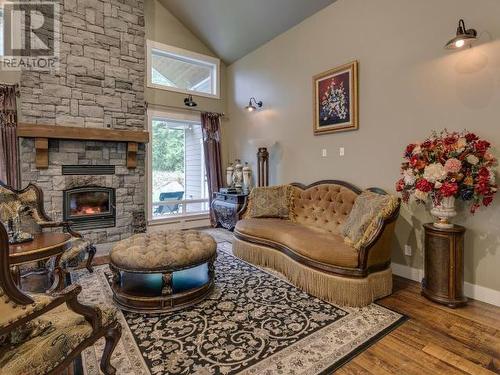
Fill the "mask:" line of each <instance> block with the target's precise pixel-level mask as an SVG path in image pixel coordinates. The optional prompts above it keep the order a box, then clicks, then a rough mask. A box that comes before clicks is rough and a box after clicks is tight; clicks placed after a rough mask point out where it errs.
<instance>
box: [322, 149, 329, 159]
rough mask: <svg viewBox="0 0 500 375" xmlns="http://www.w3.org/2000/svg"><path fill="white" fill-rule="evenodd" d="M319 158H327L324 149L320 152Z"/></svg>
mask: <svg viewBox="0 0 500 375" xmlns="http://www.w3.org/2000/svg"><path fill="white" fill-rule="evenodd" d="M321 156H322V157H324V158H326V157H327V156H328V154H327V152H326V148H324V149H323V150H321Z"/></svg>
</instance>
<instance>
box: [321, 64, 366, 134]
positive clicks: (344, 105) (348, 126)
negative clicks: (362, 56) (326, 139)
mask: <svg viewBox="0 0 500 375" xmlns="http://www.w3.org/2000/svg"><path fill="white" fill-rule="evenodd" d="M313 97H314V103H313V105H314V108H313V112H314V123H313V129H314V135H320V134H327V133H335V132H341V131H347V130H356V129H357V128H358V62H357V61H353V62H351V63H349V64H345V65H342V66H339V67H338V68H335V69H331V70H328V71H326V72H323V73H321V74H318V75H316V76H314V77H313Z"/></svg>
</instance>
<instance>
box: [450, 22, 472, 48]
mask: <svg viewBox="0 0 500 375" xmlns="http://www.w3.org/2000/svg"><path fill="white" fill-rule="evenodd" d="M476 39H477V31H476V30H474V29H467V28H466V27H465V22H464V20H460V21H458V27H457V35H456V36H455V37H454V38H453V39H451V40H450V41H449V42H448V43H446V45H445V46H444V48H446V49H459V48H462V47H463V46H466V45H468V46H470V45H471V44H472V42H473V41H475V40H476Z"/></svg>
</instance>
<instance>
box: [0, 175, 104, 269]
mask: <svg viewBox="0 0 500 375" xmlns="http://www.w3.org/2000/svg"><path fill="white" fill-rule="evenodd" d="M0 186H1V187H3V188H5V189H7V190H9V191H11V192H12V193H14V194H16V195H19V194H22V193H24V192H26V191H28V190H29V189H33V190H34V191H35V194H36V197H37V199H36V210H37V213H38V215H39V217H40V218H41V219H42V220H43V222H42V223H37V224H38V225H39V226H40V229H41V230H43V229H46V228H47V229H48V228H52V229H54V228H61V229H62V230H63V231H65V232H67V233H69V234H71V236H73V237H76V238H83V236H82V235H81V234H80V233H79V232H77V231H75V230H73V229H72V228H71V225H72V223H71V222H70V221H55V220H53V219H51V218H50V216H49V215H47V213H46V212H45V208H44V206H43V191H42V190H41V189H40V188H39V187H38V186H36V185H35V184H33V183H29V184H28V186H26V187H25V188H24V189H21V190H16V189H14V188H13V187H11V186H8V185H6V184H4V183H3V182H2V181H0ZM87 254H88V257H87V262H86V264H85V268H87V270H88V271H89V272H90V273H92V272H94V269H93V268H92V261H93V260H94V256H95V254H96V248H95V246H94V245H93V244H90V245H89V246H88V247H87Z"/></svg>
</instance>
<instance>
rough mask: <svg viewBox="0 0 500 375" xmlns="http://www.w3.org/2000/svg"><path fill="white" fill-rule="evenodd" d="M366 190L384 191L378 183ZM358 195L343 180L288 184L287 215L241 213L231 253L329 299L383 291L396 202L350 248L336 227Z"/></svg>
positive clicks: (387, 285)
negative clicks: (271, 270)
mask: <svg viewBox="0 0 500 375" xmlns="http://www.w3.org/2000/svg"><path fill="white" fill-rule="evenodd" d="M368 190H369V191H372V192H374V193H378V194H386V193H385V192H384V191H383V190H381V189H378V188H371V189H368ZM359 194H361V190H360V189H358V188H357V187H355V186H353V185H351V184H349V183H347V182H344V181H332V180H328V181H319V182H316V183H313V184H311V185H309V186H304V185H302V184H297V183H295V184H292V187H291V199H290V215H289V218H288V219H282V218H252V217H250V215H248V212H245V213H244V214H243V215H242V220H240V221H238V223H237V224H236V227H235V230H234V242H233V243H234V247H233V251H234V254H235V255H236V256H238V257H240V258H241V259H243V260H246V261H248V262H250V263H254V264H257V265H262V266H265V267H270V268H273V269H275V270H277V271H279V272H281V273H282V274H284V275H285V276H286V277H287V278H288V279H289V280H290V281H291V282H292V283H293V284H295V285H296V286H298V287H300V288H302V289H303V290H305V291H307V292H309V293H311V294H313V295H315V296H317V297H319V298H322V299H326V300H328V301H331V302H333V303H338V304H342V305H348V306H365V305H368V304H370V303H371V302H373V301H374V300H376V299H378V298H381V297H384V296H386V295H389V294H390V293H391V292H392V273H391V268H390V264H391V246H390V245H391V241H392V238H393V234H394V226H395V221H396V219H397V217H398V214H399V205H400V202H399V200H396V199H395V198H394V201H395V204H394V207H393V208H391V210H390V212H388V213H387V214H386V215H385V216H383V217H380V218H377V219H376V220H375V219H374V220H373V225H372V227H373V228H372V231H371V232H370V233H369V234H368V238H366V241H364V243H363V245H362V246H361V247H359V248H355V247H354V246H353V244H350V243H346V240H345V238H344V237H343V236H342V235H341V226H342V224H343V223H344V222H345V221H346V219H347V217H348V216H349V214H350V212H351V209H352V207H353V205H354V202H355V200H356V198H357V197H358V195H359ZM249 205H252V196H250V199H249ZM247 211H248V206H247Z"/></svg>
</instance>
